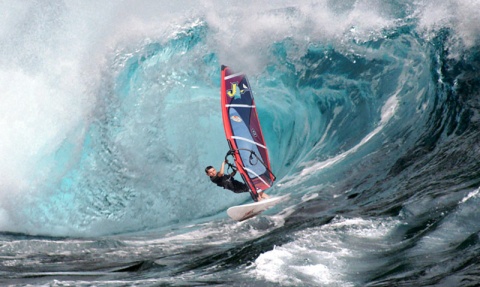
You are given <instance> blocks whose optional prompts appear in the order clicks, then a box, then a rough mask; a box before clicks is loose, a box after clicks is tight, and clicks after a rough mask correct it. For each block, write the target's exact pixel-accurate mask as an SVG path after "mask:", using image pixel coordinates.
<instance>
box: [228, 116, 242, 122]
mask: <svg viewBox="0 0 480 287" xmlns="http://www.w3.org/2000/svg"><path fill="white" fill-rule="evenodd" d="M230 118H231V119H232V121H234V122H237V123H241V122H242V118H241V117H239V116H231V117H230Z"/></svg>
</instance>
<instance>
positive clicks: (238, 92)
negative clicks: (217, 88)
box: [227, 83, 250, 99]
mask: <svg viewBox="0 0 480 287" xmlns="http://www.w3.org/2000/svg"><path fill="white" fill-rule="evenodd" d="M231 86H232V88H231V89H230V90H227V95H228V96H229V97H230V98H236V99H240V98H241V97H242V94H243V93H245V92H247V91H250V89H249V88H248V86H247V85H245V84H243V87H242V88H239V86H238V83H231Z"/></svg>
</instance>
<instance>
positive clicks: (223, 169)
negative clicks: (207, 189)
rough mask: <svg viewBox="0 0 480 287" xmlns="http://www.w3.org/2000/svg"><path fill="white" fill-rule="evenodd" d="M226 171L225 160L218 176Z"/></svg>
mask: <svg viewBox="0 0 480 287" xmlns="http://www.w3.org/2000/svg"><path fill="white" fill-rule="evenodd" d="M224 173H225V162H222V167H221V168H220V171H219V172H218V173H217V176H223V174H224Z"/></svg>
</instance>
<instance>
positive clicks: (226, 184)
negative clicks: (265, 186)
mask: <svg viewBox="0 0 480 287" xmlns="http://www.w3.org/2000/svg"><path fill="white" fill-rule="evenodd" d="M210 180H211V181H212V182H214V183H215V184H217V185H218V186H221V187H223V188H226V189H228V190H231V191H233V192H235V193H241V192H249V191H250V190H249V188H248V186H247V185H246V184H245V183H242V182H240V181H238V180H235V179H234V178H233V176H232V175H225V174H224V175H223V176H218V173H217V175H216V176H211V177H210Z"/></svg>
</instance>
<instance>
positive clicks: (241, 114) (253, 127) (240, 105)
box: [221, 66, 275, 198]
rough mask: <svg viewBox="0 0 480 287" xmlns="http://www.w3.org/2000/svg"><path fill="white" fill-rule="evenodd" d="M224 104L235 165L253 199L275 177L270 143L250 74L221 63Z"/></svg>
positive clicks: (224, 117) (223, 110) (224, 119)
mask: <svg viewBox="0 0 480 287" xmlns="http://www.w3.org/2000/svg"><path fill="white" fill-rule="evenodd" d="M221 77H222V78H221V105H222V118H223V126H224V129H225V135H226V137H227V141H228V143H229V145H230V148H231V150H233V151H235V153H234V157H235V165H236V166H237V169H238V172H239V173H240V174H241V175H242V177H243V179H244V180H245V182H246V183H247V185H248V186H249V188H250V190H251V192H252V194H253V196H254V198H256V197H257V192H258V191H263V190H266V189H268V188H270V187H271V186H272V184H273V182H274V180H275V176H274V175H273V174H272V172H271V169H270V160H269V157H268V150H267V145H266V143H265V139H264V137H263V133H262V129H261V127H260V121H259V119H258V114H257V109H256V107H255V101H254V99H253V93H252V91H251V88H250V84H249V83H248V80H247V77H246V76H245V75H244V74H242V73H237V74H235V73H233V71H232V70H231V69H230V68H228V67H226V66H222V75H221Z"/></svg>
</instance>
